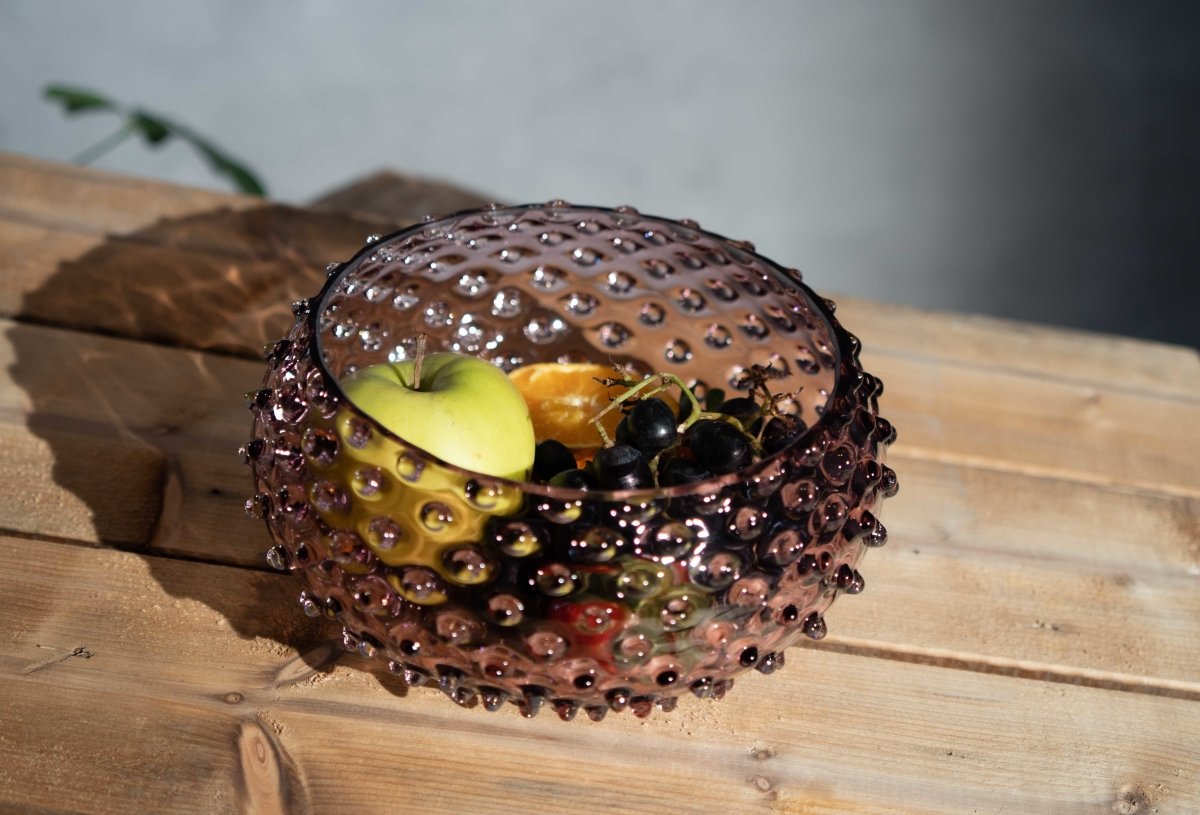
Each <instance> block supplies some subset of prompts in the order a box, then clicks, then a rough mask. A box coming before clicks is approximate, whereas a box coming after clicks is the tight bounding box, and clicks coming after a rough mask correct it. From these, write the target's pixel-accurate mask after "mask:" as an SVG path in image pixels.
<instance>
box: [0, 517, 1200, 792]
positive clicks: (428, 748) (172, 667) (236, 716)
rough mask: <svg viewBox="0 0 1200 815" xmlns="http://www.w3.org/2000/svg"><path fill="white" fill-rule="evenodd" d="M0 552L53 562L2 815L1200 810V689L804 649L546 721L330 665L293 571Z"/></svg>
mask: <svg viewBox="0 0 1200 815" xmlns="http://www.w3.org/2000/svg"><path fill="white" fill-rule="evenodd" d="M0 557H3V558H4V562H5V563H6V564H10V565H11V564H16V563H33V562H36V563H37V568H35V569H14V568H9V569H7V570H5V572H4V574H3V575H2V576H0V591H2V593H3V596H5V597H6V598H8V601H7V602H8V607H7V611H9V612H10V613H8V614H6V615H4V616H3V618H0V681H2V682H3V683H4V693H2V694H0V709H2V710H3V711H4V718H3V721H4V722H5V723H6V726H5V728H4V729H3V731H0V768H3V769H0V773H5V775H0V778H3V780H4V782H5V783H3V784H0V790H2V792H0V809H3V810H4V811H24V810H36V809H38V808H39V807H42V806H46V807H50V806H53V807H58V808H60V809H62V810H70V811H84V812H113V811H131V810H133V811H156V812H157V811H163V812H168V811H169V812H175V811H180V812H190V811H211V812H224V811H234V810H235V809H241V810H242V811H247V810H249V811H256V810H255V809H254V807H253V806H250V803H251V802H254V803H255V804H256V805H261V808H260V810H258V811H313V812H327V811H363V812H375V811H396V810H397V807H401V808H402V811H413V812H428V813H461V812H478V813H481V814H482V815H487V814H488V813H501V812H504V813H508V812H512V811H514V810H528V809H534V808H536V809H541V810H545V811H554V812H581V813H582V812H598V811H606V812H616V813H635V812H638V813H640V812H648V811H654V812H658V811H678V812H697V813H699V812H711V811H713V810H714V809H720V810H724V811H733V812H759V811H761V812H771V813H824V812H838V811H855V812H877V813H883V812H894V813H917V812H963V811H970V809H969V808H968V807H970V808H978V809H979V810H980V811H982V812H995V811H998V810H1000V809H1002V808H1006V809H1008V810H1010V811H1016V812H1030V813H1042V812H1044V813H1055V815H1070V814H1071V813H1091V812H1096V811H1100V810H1102V809H1107V808H1109V807H1113V806H1116V805H1118V804H1120V803H1121V801H1122V800H1124V799H1128V798H1129V797H1131V796H1132V797H1134V798H1138V799H1144V801H1145V804H1146V806H1147V807H1151V806H1153V807H1157V808H1158V811H1160V812H1163V813H1169V812H1179V813H1184V812H1191V811H1195V809H1196V808H1197V807H1200V782H1198V781H1197V779H1200V736H1197V733H1200V704H1197V703H1196V702H1190V701H1185V700H1180V699H1170V698H1163V697H1155V696H1146V695H1141V694H1133V693H1122V692H1118V691H1111V690H1101V689H1094V688H1085V687H1074V686H1070V685H1062V684H1052V683H1046V682H1034V681H1027V680H1020V679H1011V678H1006V677H997V676H988V675H983V674H973V673H965V672H959V671H949V670H946V669H944V668H937V667H931V666H927V665H915V664H906V663H902V662H895V661H888V660H878V659H870V658H863V657H855V656H846V655H841V654H835V653H829V652H823V651H797V652H790V653H789V664H788V666H787V668H785V669H784V670H783V671H781V672H779V673H776V674H774V675H772V676H770V677H763V676H759V675H753V676H747V677H745V678H743V679H740V680H739V682H738V685H737V687H736V688H735V689H734V691H733V692H732V693H731V695H730V696H729V697H728V698H727V699H726V700H725V701H723V702H720V703H712V702H701V701H699V700H693V699H686V700H684V701H683V702H682V703H681V704H680V707H679V709H678V710H676V711H675V712H674V713H673V714H671V715H669V716H668V715H664V714H656V715H655V716H654V717H652V718H651V719H649V720H645V721H640V720H637V719H634V718H633V717H631V716H629V715H624V716H616V715H614V716H610V717H609V718H608V719H607V720H606V721H605V722H604V723H603V724H600V725H594V724H591V723H589V722H587V721H586V720H581V721H577V722H575V723H573V724H569V725H568V724H563V723H561V722H558V721H557V720H556V719H554V718H553V717H552V716H549V715H543V716H542V717H539V718H538V719H535V720H532V721H526V720H523V719H521V718H520V717H519V716H518V715H517V714H516V712H515V711H514V710H509V709H506V710H505V711H504V712H502V713H500V714H498V715H495V716H489V715H488V714H486V713H484V712H482V711H480V710H478V709H475V710H462V709H460V708H458V707H456V706H454V705H453V704H451V703H450V702H448V701H446V700H445V699H444V698H442V697H441V696H440V694H438V693H436V692H434V691H428V690H424V689H421V690H416V691H411V692H409V693H408V694H407V695H406V696H404V697H403V698H397V694H398V693H399V689H398V688H397V686H396V684H395V681H394V678H391V677H389V676H388V675H387V674H386V672H383V671H381V670H380V666H379V665H378V664H377V663H370V664H367V663H363V662H361V661H358V660H348V661H347V662H346V664H343V665H340V666H338V667H336V668H334V669H333V670H332V671H331V672H328V673H322V672H320V671H321V670H322V669H321V668H320V665H321V664H322V660H323V659H324V657H325V655H327V653H328V652H325V651H322V650H321V649H320V647H314V645H313V644H314V643H315V642H319V636H315V635H317V634H319V631H320V629H319V628H318V627H317V626H316V625H315V624H311V625H310V623H311V621H308V620H306V619H305V618H303V617H301V615H300V614H299V611H298V609H297V608H296V607H295V606H294V604H293V603H291V602H287V598H288V596H289V595H290V594H291V593H292V587H291V586H289V585H288V584H289V583H290V582H291V581H289V580H288V579H286V578H283V577H278V576H274V575H269V574H261V573H253V572H247V571H245V570H238V569H230V568H226V567H216V566H208V565H204V564H197V563H184V562H180V561H172V560H166V559H162V558H157V557H146V556H138V555H134V554H130V553H121V552H113V551H105V550H86V549H80V548H78V547H69V546H63V545H58V544H51V543H45V542H37V541H26V540H12V539H0ZM323 625H325V626H326V627H325V628H324V630H325V631H328V627H327V624H323ZM298 649H299V650H301V651H305V652H306V653H307V654H308V656H307V657H298V656H297V650H298ZM306 659H307V661H308V662H311V663H314V664H316V665H317V666H318V667H317V668H313V667H310V666H309V665H308V664H307V663H306V661H305V660H306ZM389 691H391V692H389ZM784 700H786V701H784ZM464 748H466V749H469V750H470V756H471V758H470V760H465V759H464V758H462V757H463V756H464ZM1032 756H1036V760H1032V758H1031V757H1032ZM98 758H99V759H101V760H97V759H98ZM139 760H140V761H141V764H138V763H137V762H138V761H139ZM139 767H140V768H141V769H138V768H139ZM147 767H148V768H149V772H147V769H146V768H147ZM122 768H127V769H128V771H127V772H126V771H122ZM143 775H146V776H150V775H153V776H154V777H147V778H145V779H144V780H143V778H142V776H143ZM131 778H136V779H138V783H127V784H125V785H124V786H121V781H122V780H125V781H128V779H131ZM47 784H58V785H60V786H61V787H62V789H59V790H57V791H56V792H55V793H54V794H48V793H47V789H46V785H47ZM398 796H399V797H398ZM280 802H285V803H286V804H287V805H288V806H290V807H291V809H290V810H289V809H288V807H287V806H282V805H280ZM271 803H274V804H275V805H276V807H277V809H276V810H270V809H267V808H266V807H267V805H268V804H271ZM1146 811H1149V810H1146Z"/></svg>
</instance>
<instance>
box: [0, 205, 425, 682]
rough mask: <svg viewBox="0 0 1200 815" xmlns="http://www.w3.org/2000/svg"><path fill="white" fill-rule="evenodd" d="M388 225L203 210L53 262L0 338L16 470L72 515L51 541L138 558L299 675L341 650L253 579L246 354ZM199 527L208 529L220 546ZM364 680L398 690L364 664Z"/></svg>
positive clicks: (259, 549) (271, 582) (281, 587)
mask: <svg viewBox="0 0 1200 815" xmlns="http://www.w3.org/2000/svg"><path fill="white" fill-rule="evenodd" d="M400 225H402V224H389V223H384V222H379V221H369V220H364V219H362V218H358V217H350V216H344V215H332V214H324V213H317V212H306V211H301V210H297V209H293V208H288V207H283V206H275V205H268V206H263V207H259V208H254V209H249V210H243V211H233V210H229V209H220V210H215V211H210V212H204V213H200V214H195V215H191V216H188V217H184V218H178V219H170V220H163V221H160V222H158V223H155V224H153V225H152V226H150V227H148V228H145V229H142V230H140V231H138V232H136V233H133V234H128V235H121V236H112V237H109V238H107V239H106V240H104V241H103V242H102V243H101V244H100V245H98V246H96V247H95V248H93V249H91V250H90V251H88V252H86V253H85V254H83V255H82V256H80V257H77V258H74V259H72V260H69V261H66V262H64V263H62V264H61V266H60V267H59V269H58V270H57V272H56V274H55V275H54V276H52V277H51V278H50V279H49V280H47V282H46V283H45V284H44V285H42V286H41V287H39V288H38V289H37V290H35V291H32V292H30V293H29V294H28V295H27V296H26V298H25V300H24V302H23V307H22V310H21V313H20V314H19V315H18V319H19V322H16V323H12V324H10V327H9V329H8V332H7V333H8V335H9V336H8V339H9V341H10V344H11V348H12V355H13V359H12V361H11V364H10V367H9V375H10V376H11V378H12V380H13V382H14V383H15V384H16V385H17V386H19V387H20V388H21V390H22V391H24V394H25V395H26V398H27V399H28V408H27V410H26V411H25V412H26V415H27V424H28V428H29V430H30V432H31V433H32V434H33V435H34V436H35V437H36V438H37V439H38V440H40V441H41V442H42V443H43V444H44V449H41V450H39V451H33V452H31V453H30V455H29V456H22V458H23V460H27V461H29V462H33V466H39V463H40V466H42V467H44V468H48V467H52V472H53V479H54V482H55V484H56V485H58V487H61V488H62V489H61V490H59V492H58V493H56V494H55V496H56V497H55V498H54V500H55V501H56V502H57V503H58V504H60V506H58V507H56V509H55V512H53V513H51V514H52V515H59V516H69V515H71V514H72V513H75V514H76V515H77V516H79V517H78V518H76V520H75V521H74V522H70V521H69V519H68V520H65V521H64V523H63V525H62V526H61V528H60V529H59V531H57V532H52V533H51V534H52V535H54V534H56V535H58V536H60V538H61V539H62V540H64V541H66V542H76V543H82V544H85V545H86V544H91V545H97V544H98V545H101V546H111V547H114V548H118V549H122V550H125V551H130V552H136V553H139V554H141V555H143V556H144V557H145V561H146V563H147V564H148V565H149V568H150V571H151V573H152V574H153V576H154V578H155V579H156V580H158V581H159V583H160V584H161V585H162V587H163V589H165V590H166V591H167V592H169V593H171V594H172V595H173V596H176V597H188V598H191V599H196V600H199V601H201V602H203V603H204V604H205V605H207V606H209V607H210V608H212V609H213V610H215V611H216V612H218V613H219V614H221V615H222V616H223V617H224V618H225V619H226V620H228V622H229V624H230V625H231V626H232V627H233V628H234V629H235V630H236V631H237V633H238V634H239V635H240V636H241V637H243V638H247V639H252V638H255V637H263V638H268V639H273V640H275V641H277V642H279V643H280V644H282V645H285V646H287V647H289V648H293V649H295V650H297V651H298V652H299V653H300V655H301V660H302V661H304V662H305V663H307V665H308V667H309V668H311V669H315V670H321V669H324V668H325V667H327V666H328V665H329V664H331V663H332V661H333V660H335V659H336V658H337V656H338V653H339V652H340V648H338V649H330V648H326V647H323V646H322V643H323V642H326V641H328V639H329V638H330V637H334V636H336V635H337V633H338V632H337V629H336V626H335V625H334V624H333V623H332V622H329V623H325V624H320V623H319V622H318V621H310V620H306V619H305V618H304V617H303V615H302V614H301V612H300V609H299V607H298V605H297V603H296V595H297V593H298V591H299V587H298V585H293V584H292V581H290V580H279V579H278V578H277V577H275V576H274V575H272V574H268V573H266V570H267V566H266V563H265V561H264V558H263V553H264V552H265V551H266V549H267V548H268V546H269V545H270V539H269V537H268V535H267V534H266V531H265V529H263V527H262V523H261V522H255V521H251V520H250V519H248V518H247V517H246V515H245V513H244V510H243V503H244V501H245V499H246V497H247V496H248V495H249V494H250V492H251V483H250V477H249V473H248V472H246V470H245V468H244V467H243V466H241V464H240V462H238V460H237V452H236V451H237V448H238V446H239V445H240V444H241V443H243V442H244V441H245V440H246V439H247V438H248V437H249V433H250V424H251V420H250V416H249V414H248V412H246V411H244V410H243V409H242V404H243V399H244V394H245V392H247V391H252V390H253V389H255V388H257V387H258V385H259V382H260V381H261V375H262V372H263V371H264V370H265V366H264V365H263V364H262V363H260V362H259V361H260V360H261V359H262V357H261V354H260V349H261V348H262V346H263V345H264V344H266V343H269V342H272V341H274V340H276V339H278V338H279V337H280V336H282V335H283V333H284V332H285V331H286V330H287V328H288V326H289V325H290V323H291V321H292V319H293V317H292V314H291V312H290V310H289V305H290V303H291V302H292V301H293V300H296V299H299V298H301V297H305V296H311V295H312V294H314V293H315V292H316V291H317V290H318V289H319V288H320V286H321V283H322V281H323V280H324V278H325V266H326V264H327V263H329V262H331V261H334V260H338V259H345V258H347V257H349V256H350V255H351V254H353V252H354V251H355V250H356V249H357V248H358V247H359V246H360V245H361V244H362V241H363V239H364V238H365V237H366V236H367V235H368V234H371V233H376V232H386V231H389V230H390V229H393V228H398V227H399V226H400ZM45 326H56V327H62V328H65V329H69V330H48V329H47V328H46V327H45ZM81 330H82V331H87V332H91V333H79V332H80V331H81ZM94 334H100V335H105V336H100V337H97V336H94ZM147 343H153V344H155V345H156V346H158V347H155V346H152V345H148V344H147ZM202 352H207V353H202ZM214 352H215V353H214ZM248 360H254V361H253V362H250V361H248ZM230 368H232V369H233V370H230ZM243 380H244V381H243ZM231 383H236V385H237V386H236V387H231ZM81 394H82V395H83V396H84V398H81ZM238 484H241V485H242V489H241V491H240V492H238V491H236V489H237V488H236V486H232V487H231V485H238ZM32 500H35V501H36V500H41V499H40V498H39V497H38V496H34V498H33V499H32ZM212 529H221V530H224V531H223V534H222V535H221V536H220V538H219V539H213V536H212V533H211V531H210V530H212ZM16 531H20V530H16ZM179 557H183V558H185V559H189V560H199V561H204V562H209V563H214V564H219V565H222V566H252V567H255V568H258V569H261V570H263V574H262V575H261V579H256V580H254V581H253V582H254V586H255V591H253V592H252V593H249V594H247V593H244V592H232V591H230V590H229V589H228V586H227V585H222V581H213V582H211V583H207V584H206V583H203V582H197V581H194V580H191V581H189V580H184V579H181V577H180V575H181V574H183V573H184V571H186V570H180V569H178V568H172V565H173V563H174V565H177V563H176V562H173V561H172V559H171V558H179ZM101 602H102V601H101ZM364 667H368V668H369V669H372V670H373V672H376V673H381V674H384V676H381V681H382V682H383V684H384V685H385V687H388V688H389V689H390V690H392V691H393V692H396V693H402V692H403V685H402V683H399V682H398V681H391V680H394V679H395V678H394V677H389V676H386V673H387V672H386V670H383V669H382V665H381V664H375V663H371V664H370V665H366V664H364ZM296 670H300V671H303V670H304V667H303V666H300V665H298V666H297V667H296ZM281 681H284V680H281V679H280V678H277V677H276V678H272V679H271V682H273V683H274V684H278V683H279V682H281Z"/></svg>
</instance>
